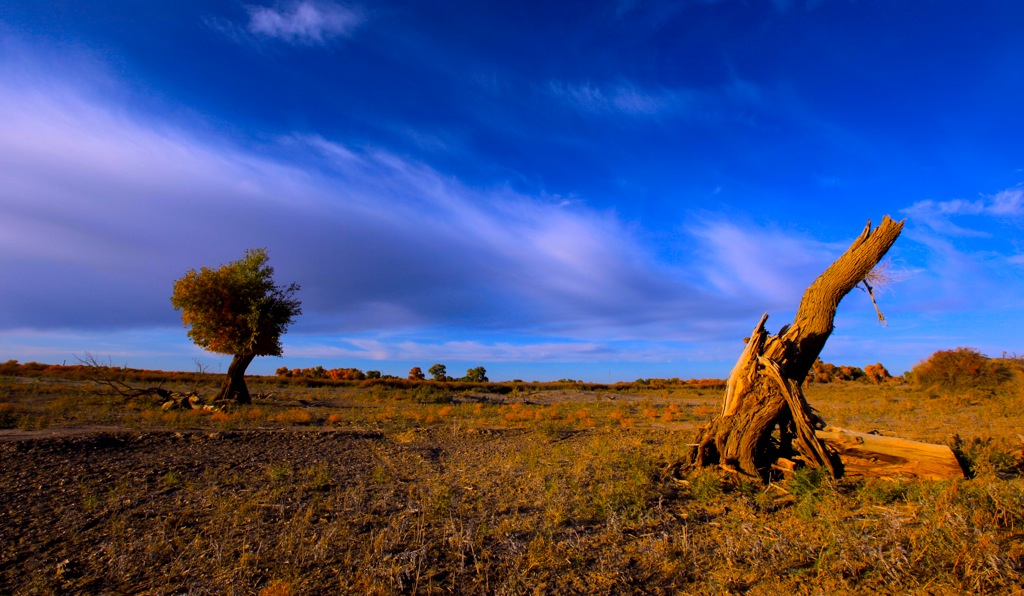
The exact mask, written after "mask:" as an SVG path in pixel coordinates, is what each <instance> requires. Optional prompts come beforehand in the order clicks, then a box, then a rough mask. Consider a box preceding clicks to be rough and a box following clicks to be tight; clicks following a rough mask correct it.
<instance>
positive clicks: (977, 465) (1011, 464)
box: [951, 435, 1024, 479]
mask: <svg viewBox="0 0 1024 596" xmlns="http://www.w3.org/2000/svg"><path fill="white" fill-rule="evenodd" d="M952 443H953V444H952V446H951V448H952V449H953V453H955V454H956V457H957V459H958V460H959V461H960V464H961V465H962V466H963V467H964V468H965V469H966V470H967V473H968V475H969V476H971V477H972V478H973V477H991V478H1003V479H1006V478H1019V477H1020V476H1021V475H1022V474H1024V453H1022V451H1021V448H1020V445H1012V444H1010V443H1009V442H1008V441H1006V440H1005V439H1001V440H996V439H993V438H992V437H989V438H985V439H982V438H981V437H974V438H973V439H971V440H970V441H965V440H963V439H961V438H960V435H955V436H954V437H953V441H952Z"/></svg>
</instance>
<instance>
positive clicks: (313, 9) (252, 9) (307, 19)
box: [247, 1, 363, 45]
mask: <svg viewBox="0 0 1024 596" xmlns="http://www.w3.org/2000/svg"><path fill="white" fill-rule="evenodd" d="M248 11H249V23H248V25H247V29H248V31H249V32H250V33H252V34H254V35H260V36H265V37H271V38H277V39H280V40H282V41H285V42H288V43H294V44H300V45H322V44H324V43H326V42H327V41H329V40H330V39H332V38H335V37H347V36H349V35H351V34H352V31H354V30H355V29H356V27H358V26H359V25H360V24H361V23H362V22H363V17H362V15H361V14H360V13H359V12H358V11H356V10H354V9H352V8H348V7H346V6H341V5H339V4H335V3H332V2H310V1H301V2H292V3H290V4H287V5H283V6H279V7H275V8H271V7H267V6H249V7H248Z"/></svg>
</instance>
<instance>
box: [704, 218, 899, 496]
mask: <svg viewBox="0 0 1024 596" xmlns="http://www.w3.org/2000/svg"><path fill="white" fill-rule="evenodd" d="M902 229H903V222H895V221H893V220H892V219H890V218H889V217H888V216H886V217H885V218H883V219H882V223H881V225H879V226H878V227H877V228H876V229H874V230H872V229H871V222H870V221H869V222H868V225H867V226H865V228H864V231H863V232H861V234H860V236H859V237H858V238H857V239H856V240H854V242H853V244H852V245H850V248H848V249H847V250H846V252H845V253H843V254H842V255H841V256H840V257H839V258H838V259H836V261H835V262H834V263H832V265H831V266H829V267H828V269H826V270H825V271H824V273H822V274H821V275H820V276H819V277H818V279H816V280H815V281H814V283H812V284H811V285H810V287H808V288H807V290H806V291H805V292H804V296H803V299H802V300H801V301H800V309H799V311H798V312H797V315H796V318H795V319H794V321H793V324H792V325H789V326H784V327H783V328H782V329H781V330H779V333H778V334H777V335H769V333H768V331H766V330H765V326H764V325H765V322H766V321H767V320H768V315H767V314H765V315H764V316H762V317H761V321H760V322H759V323H758V324H757V326H756V327H755V328H754V332H753V333H752V334H751V336H750V339H749V340H748V341H747V345H746V347H745V348H744V350H743V353H742V354H741V355H740V358H739V360H738V361H737V362H736V366H735V367H733V369H732V373H731V374H730V375H729V381H728V384H727V386H726V391H725V399H724V400H723V404H722V413H721V414H720V415H719V416H718V417H717V418H715V419H714V420H713V421H712V422H711V423H710V424H709V425H708V426H706V427H704V428H703V429H701V431H700V432H699V433H698V436H697V441H696V443H695V444H694V445H692V446H691V450H690V454H689V461H690V463H691V464H694V465H697V466H709V465H716V464H717V465H720V466H722V467H725V468H727V469H731V470H735V471H737V472H740V473H743V474H746V475H750V476H757V477H760V478H761V479H763V480H768V479H769V477H770V474H771V471H772V468H773V466H776V465H777V464H776V462H778V461H794V460H795V461H799V462H801V463H803V464H805V465H808V466H811V467H822V466H824V467H826V468H828V470H829V471H830V472H831V473H832V475H833V476H836V477H838V476H840V475H842V472H843V467H842V460H841V459H840V457H839V454H838V452H837V451H836V450H834V449H832V448H830V447H829V446H828V445H827V444H826V442H825V441H824V440H823V439H821V438H819V437H818V436H816V435H815V432H816V431H817V430H820V429H823V428H824V427H825V423H824V421H823V420H822V419H821V418H819V417H818V415H817V414H816V413H815V412H814V411H813V410H812V409H811V407H810V405H808V403H807V400H806V399H804V395H803V390H802V389H801V386H802V384H803V381H804V379H805V378H806V377H807V373H808V372H809V371H810V370H811V367H812V366H813V365H814V362H815V360H817V358H818V355H819V354H820V353H821V350H822V348H824V347H825V341H826V340H827V339H828V336H829V335H830V334H831V333H832V328H833V327H832V325H833V321H834V319H835V314H836V309H837V308H838V306H839V302H840V300H842V299H843V297H844V296H846V294H848V293H849V292H850V290H852V289H853V288H854V287H856V286H857V284H858V283H860V282H862V281H864V279H865V277H866V276H867V275H868V273H869V272H871V270H872V269H874V267H875V266H876V265H877V264H878V262H879V261H881V260H882V258H883V257H884V256H885V253H886V252H888V250H889V248H890V247H891V246H892V245H893V243H894V242H895V241H896V238H898V237H899V235H900V232H901V231H902Z"/></svg>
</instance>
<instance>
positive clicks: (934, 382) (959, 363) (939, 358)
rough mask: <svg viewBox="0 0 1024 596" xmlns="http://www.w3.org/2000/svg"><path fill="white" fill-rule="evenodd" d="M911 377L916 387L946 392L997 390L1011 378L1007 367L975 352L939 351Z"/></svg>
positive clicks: (917, 367) (968, 349)
mask: <svg viewBox="0 0 1024 596" xmlns="http://www.w3.org/2000/svg"><path fill="white" fill-rule="evenodd" d="M910 373H911V374H910V378H911V381H912V382H913V384H914V386H916V387H918V388H920V389H931V390H937V391H945V392H957V391H965V390H969V389H995V388H996V387H997V386H999V385H1000V384H1001V383H1003V382H1004V381H1006V380H1007V379H1009V378H1010V376H1011V373H1010V371H1009V369H1007V367H1006V366H1005V365H1004V364H1002V363H1001V362H997V361H994V360H992V359H990V358H989V357H987V356H985V355H984V354H982V353H981V352H979V351H978V350H975V349H974V348H957V349H955V350H939V351H938V352H935V353H934V354H932V355H931V356H929V357H928V359H927V360H925V361H923V362H920V363H919V364H918V365H917V366H915V367H914V368H913V369H912V370H911V371H910Z"/></svg>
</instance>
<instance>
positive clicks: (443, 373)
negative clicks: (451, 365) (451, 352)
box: [427, 364, 448, 381]
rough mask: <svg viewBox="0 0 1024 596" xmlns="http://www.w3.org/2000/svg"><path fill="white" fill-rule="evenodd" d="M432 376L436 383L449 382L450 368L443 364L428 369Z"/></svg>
mask: <svg viewBox="0 0 1024 596" xmlns="http://www.w3.org/2000/svg"><path fill="white" fill-rule="evenodd" d="M427 372H428V373H430V376H432V377H434V380H435V381H447V380H448V367H447V366H445V365H443V364H435V365H434V366H431V367H430V368H429V369H427Z"/></svg>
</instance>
